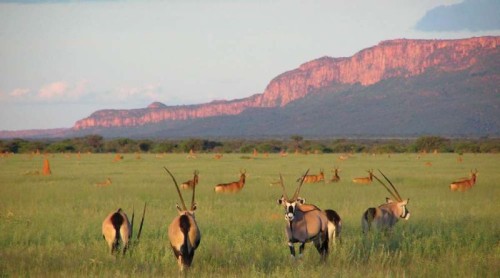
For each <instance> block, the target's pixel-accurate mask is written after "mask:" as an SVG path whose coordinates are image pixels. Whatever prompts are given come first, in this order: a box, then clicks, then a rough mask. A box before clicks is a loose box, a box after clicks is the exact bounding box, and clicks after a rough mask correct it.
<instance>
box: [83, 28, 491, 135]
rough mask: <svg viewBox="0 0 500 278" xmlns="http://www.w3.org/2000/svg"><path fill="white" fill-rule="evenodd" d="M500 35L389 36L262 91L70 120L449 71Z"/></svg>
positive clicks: (133, 115) (264, 102)
mask: <svg viewBox="0 0 500 278" xmlns="http://www.w3.org/2000/svg"><path fill="white" fill-rule="evenodd" d="M499 42H500V37H478V38H470V39H460V40H407V39H399V40H391V41H384V42H381V43H379V44H378V45H376V46H373V47H370V48H367V49H364V50H362V51H360V52H358V53H356V54H355V55H353V56H352V57H345V58H331V57H323V58H319V59H316V60H313V61H310V62H307V63H305V64H302V65H301V66H300V67H299V68H297V69H294V70H291V71H288V72H285V73H283V74H281V75H279V76H277V77H276V78H274V79H273V80H272V81H271V82H270V83H269V85H268V86H267V88H266V89H265V91H264V92H263V93H262V94H256V95H253V96H251V97H248V98H244V99H237V100H231V101H214V102H210V103H206V104H200V105H184V106H166V105H164V104H161V103H153V104H151V105H149V106H148V107H147V108H143V109H132V110H100V111H97V112H95V113H93V114H92V115H90V116H89V117H88V118H85V119H82V120H80V121H78V122H76V124H75V125H74V127H73V129H74V130H82V129H86V128H94V127H131V126H140V125H146V124H152V123H159V122H162V121H166V120H173V121H175V120H185V119H196V118H206V117H213V116H220V115H236V114H240V113H241V112H242V111H244V110H246V109H248V108H251V107H279V106H285V105H286V104H288V103H290V102H292V101H294V100H297V99H300V98H303V97H304V96H305V95H307V94H308V93H310V92H313V91H315V90H317V89H320V88H322V87H326V86H329V85H331V84H334V83H338V84H355V83H358V84H361V85H363V86H368V85H372V84H375V83H377V82H379V81H381V80H384V79H388V78H392V77H403V78H406V77H411V76H416V75H420V74H422V73H424V72H426V71H427V70H430V69H432V70H437V71H442V72H452V71H459V70H463V69H466V68H468V67H471V66H473V65H475V64H476V63H477V62H478V61H479V60H480V57H481V56H482V55H486V54H491V53H498V48H497V45H498V44H499Z"/></svg>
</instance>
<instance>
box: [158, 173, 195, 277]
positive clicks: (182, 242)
mask: <svg viewBox="0 0 500 278" xmlns="http://www.w3.org/2000/svg"><path fill="white" fill-rule="evenodd" d="M164 168H165V170H166V171H167V173H168V174H169V175H170V177H172V180H173V181H174V184H175V188H176V189H177V193H178V194H179V198H180V200H181V204H182V207H180V206H179V204H177V210H178V212H179V215H178V216H177V217H175V218H174V220H172V223H170V225H169V226H168V238H169V240H170V246H171V247H172V250H173V251H174V256H175V258H176V259H177V264H178V265H179V271H180V272H183V271H184V268H189V267H190V266H191V264H192V262H193V257H194V251H195V250H196V248H198V245H200V240H201V234H200V229H199V228H198V224H197V223H196V219H195V216H194V211H195V210H196V203H195V201H194V196H195V191H196V186H195V187H193V196H192V199H191V207H190V208H189V209H188V208H187V207H186V203H184V199H183V198H182V194H181V191H180V189H179V186H178V185H177V181H176V180H175V177H174V175H173V174H172V173H171V172H170V171H169V170H168V169H167V168H166V167H164Z"/></svg>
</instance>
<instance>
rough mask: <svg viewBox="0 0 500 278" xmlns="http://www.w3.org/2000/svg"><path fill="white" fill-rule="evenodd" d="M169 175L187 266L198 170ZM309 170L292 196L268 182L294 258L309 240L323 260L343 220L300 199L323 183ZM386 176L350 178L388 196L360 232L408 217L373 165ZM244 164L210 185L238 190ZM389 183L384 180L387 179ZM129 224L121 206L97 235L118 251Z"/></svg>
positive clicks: (176, 243) (196, 233) (174, 237)
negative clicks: (305, 188) (187, 197)
mask: <svg viewBox="0 0 500 278" xmlns="http://www.w3.org/2000/svg"><path fill="white" fill-rule="evenodd" d="M164 169H165V170H166V171H167V173H168V174H169V175H170V177H171V179H172V181H173V183H174V186H175V189H176V191H177V194H178V196H179V199H180V203H181V206H179V204H177V206H176V207H177V211H178V216H176V217H175V218H174V219H173V220H172V222H171V223H170V225H169V226H168V232H167V234H168V239H169V242H170V246H171V247H172V250H173V253H174V256H175V258H176V260H177V263H178V266H179V271H180V272H183V271H184V270H187V269H189V267H190V266H191V264H192V262H193V258H194V254H195V251H196V249H197V248H198V247H199V244H200V241H201V232H200V229H199V227H198V224H197V221H196V218H195V210H196V208H197V207H196V202H195V192H196V187H197V185H198V182H199V178H198V175H199V171H198V170H194V171H193V177H192V179H189V180H187V181H186V182H183V183H181V185H180V186H179V185H178V184H177V181H176V179H175V177H174V175H173V174H172V172H170V170H169V169H167V168H166V167H164ZM339 171H340V169H339V167H337V166H335V167H334V168H333V169H332V173H333V176H332V178H331V179H330V180H328V182H332V183H338V182H340V176H339ZM308 172H309V170H307V171H306V172H305V174H304V175H302V176H301V177H300V178H298V179H297V182H298V183H299V185H298V187H297V189H296V190H295V192H294V194H293V195H292V197H291V198H290V197H288V195H287V192H286V189H285V184H284V181H283V177H282V175H281V174H280V175H279V181H277V182H272V183H271V184H272V185H273V184H276V185H279V186H280V187H281V189H282V195H281V197H280V198H279V199H278V200H277V203H278V204H279V205H280V206H282V207H283V209H284V219H285V223H286V225H285V234H286V237H287V245H288V247H289V250H290V254H291V257H292V258H293V259H295V258H300V257H302V255H303V252H304V248H305V245H306V243H308V242H312V243H313V245H314V246H315V248H316V249H317V251H318V253H319V254H320V257H321V261H324V260H325V259H326V258H327V256H328V254H329V251H330V245H334V244H335V243H336V241H337V240H340V235H341V230H342V220H341V217H340V216H339V214H338V213H337V212H336V211H335V210H332V209H324V210H323V209H321V208H320V207H318V206H317V205H314V204H307V203H306V202H305V199H304V198H302V197H301V196H300V190H301V188H302V185H303V184H304V183H318V182H323V183H325V182H326V181H325V176H324V170H323V169H320V171H319V173H318V174H313V175H309V174H308ZM378 172H379V173H380V175H381V176H382V177H383V179H384V180H385V181H383V180H382V179H380V178H379V177H377V175H378V174H377V175H375V174H374V173H373V169H372V170H368V174H369V176H367V177H359V178H354V179H353V180H352V182H354V183H359V184H369V183H371V182H372V181H373V179H375V180H376V181H377V182H378V183H379V184H380V185H382V186H383V187H384V188H385V189H386V190H387V192H389V194H390V196H391V197H387V198H386V201H385V203H383V204H381V205H379V206H378V207H369V208H368V209H366V211H365V212H364V213H363V214H362V216H361V231H362V232H363V234H366V233H368V232H369V231H372V230H376V231H381V232H385V231H391V230H392V229H393V227H394V226H395V224H396V223H397V222H398V221H399V220H400V219H404V220H408V219H409V217H410V212H409V210H408V208H407V205H408V202H409V199H403V198H402V197H401V195H400V194H399V192H398V190H397V188H396V186H395V185H394V184H393V183H392V182H391V180H390V179H389V178H388V177H387V176H386V175H385V174H384V173H382V171H380V170H378ZM477 174H478V171H477V169H475V170H474V171H473V170H471V172H470V177H467V178H461V179H458V180H457V181H454V182H452V183H451V184H450V185H449V188H450V190H451V191H466V190H468V189H470V188H472V187H473V186H474V185H475V183H476V180H477ZM246 176H247V173H246V170H240V178H239V180H238V181H234V182H230V183H221V184H217V185H216V186H215V187H214V191H215V192H216V193H219V192H232V193H237V192H240V191H241V190H242V189H243V187H244V185H245V181H246ZM386 183H387V184H388V185H387V184H386ZM109 184H111V180H110V179H109V178H108V179H107V180H106V181H105V182H103V183H99V184H98V186H107V185H109ZM180 189H189V190H192V199H191V206H190V207H189V208H188V207H187V206H186V204H185V202H184V199H183V197H182V194H181V191H180ZM145 212H146V204H145V205H144V211H143V215H142V220H141V224H140V228H139V233H138V235H137V239H136V241H138V240H139V238H140V235H141V231H142V227H143V223H144V216H145ZM133 226H134V213H132V221H131V222H129V219H128V216H127V214H126V213H125V212H124V211H123V210H122V209H121V208H120V209H118V210H116V211H114V212H111V213H110V214H109V215H108V216H107V217H106V218H105V219H104V221H103V223H102V235H103V237H104V239H105V240H106V242H107V245H108V247H109V251H110V253H111V254H115V253H118V250H120V249H121V251H122V253H123V254H125V253H126V251H127V250H128V249H129V248H130V246H131V240H132V234H133ZM296 243H298V244H299V252H298V256H297V255H296V251H295V247H294V244H296Z"/></svg>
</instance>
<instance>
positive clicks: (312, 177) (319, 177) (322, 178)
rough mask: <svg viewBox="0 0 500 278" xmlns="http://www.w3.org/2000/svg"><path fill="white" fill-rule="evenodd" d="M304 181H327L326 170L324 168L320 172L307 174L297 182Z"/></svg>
mask: <svg viewBox="0 0 500 278" xmlns="http://www.w3.org/2000/svg"><path fill="white" fill-rule="evenodd" d="M302 180H303V181H304V182H305V183H316V182H325V172H324V171H323V169H320V170H319V174H316V175H305V176H303V177H300V178H298V179H297V182H300V181H302Z"/></svg>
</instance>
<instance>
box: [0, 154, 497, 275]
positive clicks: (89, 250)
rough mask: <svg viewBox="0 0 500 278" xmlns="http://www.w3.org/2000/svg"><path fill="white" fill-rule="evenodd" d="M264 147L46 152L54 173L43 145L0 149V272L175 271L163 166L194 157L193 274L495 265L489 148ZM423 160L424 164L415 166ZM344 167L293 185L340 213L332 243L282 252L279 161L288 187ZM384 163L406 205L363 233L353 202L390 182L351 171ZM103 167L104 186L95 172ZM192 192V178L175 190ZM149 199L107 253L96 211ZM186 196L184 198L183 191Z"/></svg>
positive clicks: (486, 268)
mask: <svg viewBox="0 0 500 278" xmlns="http://www.w3.org/2000/svg"><path fill="white" fill-rule="evenodd" d="M338 157H339V154H322V155H294V154H290V155H288V157H280V156H279V155H277V154H274V155H273V154H271V155H270V156H269V157H267V158H266V157H264V156H262V155H259V156H257V157H256V158H252V157H250V156H248V155H243V154H225V155H224V157H223V158H222V159H221V160H215V159H213V155H211V154H199V155H198V157H197V158H196V159H186V155H185V154H167V155H165V156H164V157H157V156H156V155H154V154H142V155H141V159H137V158H136V155H135V154H124V159H123V160H122V161H119V162H113V158H114V154H82V156H81V158H77V157H76V155H71V156H67V155H63V154H54V155H49V156H48V158H49V160H50V163H51V168H52V175H51V176H39V175H32V174H30V173H33V171H35V170H40V171H41V168H42V161H43V156H30V155H13V156H10V157H3V158H0V277H61V276H64V277H88V276H99V277H131V276H133V277H137V276H146V277H174V276H177V274H178V273H177V265H176V262H175V259H174V256H173V254H172V251H171V249H170V246H169V243H168V238H167V233H166V231H167V226H168V224H169V223H170V221H171V220H172V219H173V218H174V217H175V216H176V214H177V213H176V209H175V203H177V202H178V197H177V194H176V191H175V189H174V186H173V183H172V181H171V180H170V178H169V177H168V176H167V175H166V172H165V171H164V170H163V166H167V167H168V168H169V169H170V170H171V171H172V172H173V173H174V175H175V176H176V178H177V179H178V181H184V180H187V179H189V178H191V176H192V172H193V170H194V169H198V170H199V171H200V184H199V186H198V187H197V190H196V193H197V196H196V199H197V204H198V210H197V221H198V225H199V227H200V230H201V233H202V239H201V244H200V247H199V248H198V250H197V251H196V255H195V258H194V263H193V267H192V269H191V270H190V273H189V275H190V276H192V277H499V276H500V221H499V219H500V201H499V199H500V186H499V181H500V171H499V169H500V168H499V167H500V155H498V154H478V155H474V154H464V156H463V162H462V163H458V162H457V160H456V158H457V156H456V155H455V154H427V155H421V157H420V158H418V157H417V155H416V154H396V155H395V154H393V155H391V156H390V157H389V156H388V155H387V154H386V155H375V156H374V155H366V154H355V155H354V156H353V157H350V158H349V159H347V160H344V161H340V160H339V159H338ZM426 162H430V163H432V166H426V165H425V163H426ZM334 165H336V166H339V167H340V169H341V172H340V176H341V181H340V182H339V183H326V184H311V185H310V184H306V185H304V186H303V189H302V192H301V195H302V196H303V197H305V198H306V200H307V201H308V202H310V203H314V204H316V205H318V206H319V207H321V208H332V209H334V210H336V211H337V212H338V213H339V214H340V216H341V217H342V218H343V222H344V229H343V231H342V238H343V241H342V244H338V245H337V246H336V247H333V248H332V249H331V253H330V256H329V258H328V259H327V262H326V263H324V264H322V263H320V262H319V254H318V253H317V251H316V250H315V249H314V247H313V246H312V245H311V244H308V245H307V246H306V251H305V254H304V257H303V259H302V260H300V261H298V262H294V261H292V260H291V259H290V255H289V250H288V247H287V246H286V240H285V234H284V226H285V221H284V216H283V211H282V208H281V207H278V206H277V204H276V199H278V198H279V197H280V196H281V189H280V188H279V187H278V186H271V185H270V183H271V182H273V181H276V180H278V177H279V173H282V174H283V177H284V179H285V184H286V186H287V189H288V192H289V194H292V192H293V190H295V187H296V185H297V183H296V182H295V180H296V179H297V178H298V177H299V176H300V174H301V173H303V172H304V171H305V170H306V169H307V168H311V172H317V171H319V169H320V168H324V169H325V174H326V175H327V177H328V178H330V177H331V175H332V173H331V172H330V170H331V169H332V168H333V166H334ZM372 168H373V169H381V170H383V172H384V173H385V174H387V175H388V176H389V177H390V178H391V180H392V181H393V182H394V183H395V184H396V186H397V187H398V189H399V191H400V193H401V195H402V196H403V197H409V198H410V203H409V205H408V209H409V210H410V212H411V218H410V220H409V221H407V222H400V223H398V224H397V225H396V227H395V230H394V232H393V234H392V235H390V236H383V235H379V234H373V235H371V236H368V237H364V236H362V233H361V228H360V219H361V214H362V213H363V212H364V210H365V209H366V208H368V207H370V206H377V205H379V204H381V203H382V202H383V201H384V200H385V197H386V196H387V194H386V191H385V189H383V187H381V186H380V185H378V184H376V183H373V184H372V185H358V184H353V183H352V182H351V179H352V178H354V177H358V176H364V175H366V170H367V169H372ZM474 168H477V169H478V171H479V176H478V183H477V185H476V186H475V187H474V188H472V189H471V190H470V191H467V192H450V191H449V190H448V185H449V183H450V182H451V181H453V180H454V179H457V178H460V177H462V176H467V175H468V174H469V172H470V170H471V169H474ZM240 169H246V171H247V174H248V178H247V184H246V185H245V188H244V189H243V191H241V192H240V193H239V194H232V195H227V194H226V195H216V194H215V193H214V192H213V187H214V185H215V184H217V183H220V182H230V181H234V180H237V179H238V174H239V171H240ZM107 177H109V178H111V180H112V182H113V183H112V184H111V185H110V186H108V187H97V186H96V183H98V182H102V181H104V180H105V179H106V178H107ZM183 193H184V196H185V199H186V202H188V203H189V200H190V196H191V195H190V194H191V192H190V191H183ZM144 202H147V203H148V208H147V214H146V220H145V226H144V230H143V235H142V238H141V242H140V244H139V245H137V246H135V248H134V249H133V252H130V254H127V255H126V256H125V257H121V256H120V257H118V258H115V257H113V256H111V255H109V254H108V250H107V246H106V244H105V242H104V240H103V239H102V236H101V223H102V220H103V219H104V217H105V216H106V215H107V214H108V213H110V212H112V211H114V210H116V209H117V208H119V207H121V208H123V209H124V210H125V211H126V212H127V213H128V214H129V216H130V215H131V212H132V208H133V207H135V208H136V213H137V214H140V211H141V210H142V206H143V204H144ZM188 205H189V204H188Z"/></svg>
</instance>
